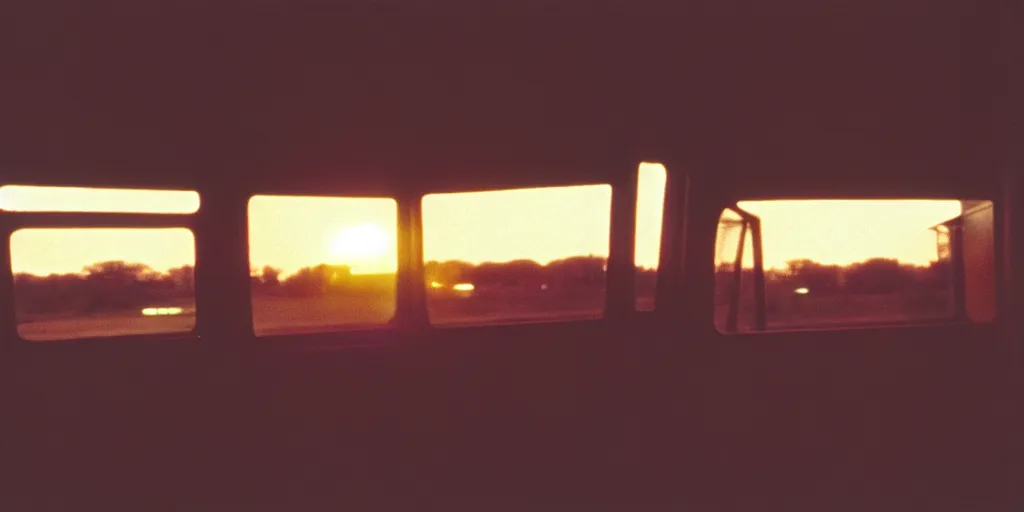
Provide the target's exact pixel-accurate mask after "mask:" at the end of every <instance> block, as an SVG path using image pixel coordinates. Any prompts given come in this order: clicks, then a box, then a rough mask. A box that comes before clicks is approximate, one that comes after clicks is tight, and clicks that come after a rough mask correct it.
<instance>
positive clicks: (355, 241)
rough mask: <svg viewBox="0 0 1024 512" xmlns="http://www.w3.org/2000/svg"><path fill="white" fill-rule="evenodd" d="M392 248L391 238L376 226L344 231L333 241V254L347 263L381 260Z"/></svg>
mask: <svg viewBox="0 0 1024 512" xmlns="http://www.w3.org/2000/svg"><path fill="white" fill-rule="evenodd" d="M390 248H391V237H390V236H389V235H388V233H387V232H385V231H384V230H383V229H381V228H380V226H377V225H376V224H360V225H358V226H353V227H350V228H346V229H343V230H341V231H339V232H338V234H337V235H335V236H334V239H333V240H331V253H332V254H333V255H334V256H336V257H338V258H340V259H343V260H346V262H351V261H365V260H370V259H374V258H379V257H381V256H384V255H386V254H387V253H388V249H390Z"/></svg>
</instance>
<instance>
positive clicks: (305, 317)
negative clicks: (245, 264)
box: [249, 196, 398, 336]
mask: <svg viewBox="0 0 1024 512" xmlns="http://www.w3.org/2000/svg"><path fill="white" fill-rule="evenodd" d="M397 233H398V210H397V204H396V202H395V201H394V200H393V199H387V198H350V197H308V196H307V197H299V196H254V197H253V198H252V199H251V200H250V201H249V263H250V267H251V269H252V271H251V275H252V279H251V283H252V314H253V329H254V331H255V332H256V335H257V336H261V335H271V334H295V333H314V332H329V331H333V330H339V329H353V328H363V327H374V326H380V325H384V324H387V323H388V322H389V321H390V320H391V318H392V317H394V315H395V293H396V292H395V273H396V269H397V266H398V249H397V246H396V238H397Z"/></svg>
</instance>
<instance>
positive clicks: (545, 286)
mask: <svg viewBox="0 0 1024 512" xmlns="http://www.w3.org/2000/svg"><path fill="white" fill-rule="evenodd" d="M540 289H541V290H547V289H548V285H546V284H542V285H540Z"/></svg>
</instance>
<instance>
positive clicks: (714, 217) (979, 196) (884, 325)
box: [687, 188, 1007, 339]
mask: <svg viewBox="0 0 1024 512" xmlns="http://www.w3.org/2000/svg"><path fill="white" fill-rule="evenodd" d="M981 190H982V191H984V188H981ZM739 192H740V191H737V190H732V191H730V193H727V194H719V195H717V200H716V201H709V202H708V203H706V204H705V205H704V206H705V208H701V209H700V211H699V212H697V213H695V216H696V217H699V219H700V222H701V224H702V225H703V226H705V227H704V229H705V230H707V229H710V231H709V232H710V234H711V236H710V244H711V247H712V249H711V250H709V251H707V253H708V254H709V255H711V259H713V253H714V250H713V248H714V244H716V243H717V227H718V222H719V219H720V217H721V215H722V213H723V212H724V211H725V210H729V209H733V208H734V207H735V206H736V205H737V204H738V203H740V202H744V201H747V202H749V201H805V200H842V201H877V200H940V201H942V200H946V201H963V200H978V201H988V202H990V203H991V208H992V211H993V222H992V244H993V246H992V249H993V254H992V257H993V276H992V279H993V297H992V298H993V300H994V302H995V308H994V311H995V314H994V316H993V318H992V320H991V321H986V322H975V321H972V320H970V319H969V318H959V317H955V316H953V317H950V318H948V319H936V320H928V319H923V320H912V321H907V322H884V321H881V322H870V323H862V324H849V325H822V326H814V325H809V326H799V327H784V328H774V329H773V328H771V327H770V324H769V325H767V326H766V328H765V329H763V330H751V331H743V332H722V331H719V330H718V328H717V326H716V325H715V304H714V280H715V277H714V265H713V263H712V264H709V265H706V267H707V268H704V269H694V268H688V269H687V270H688V272H696V275H709V274H710V275H709V277H710V282H711V287H710V288H708V290H706V291H707V292H708V293H705V294H704V295H705V297H703V298H701V299H699V300H700V302H701V303H702V304H706V307H704V308H701V309H699V310H698V311H697V312H696V316H691V317H690V322H694V323H696V324H697V325H700V326H701V328H702V330H704V331H707V332H714V333H715V335H716V336H718V337H719V338H731V339H735V338H749V337H758V336H762V337H763V336H768V337H771V336H773V335H786V334H791V333H809V334H812V335H813V334H814V333H822V332H844V331H872V330H891V329H935V328H942V327H956V328H968V329H970V328H979V329H999V328H1001V327H1002V325H1003V323H1004V322H1005V319H1006V317H1007V315H1006V314H1005V313H1006V311H1005V308H1006V303H1005V302H1006V301H1005V300H1004V297H1005V278H1004V275H1005V272H1006V270H1005V260H1004V257H1003V254H1004V247H1005V245H1004V244H1005V238H1004V237H1005V235H1006V234H1005V230H1004V228H1003V226H1004V215H1005V208H1006V206H1005V202H1004V201H1003V197H1002V196H1001V195H999V194H996V193H992V192H981V193H978V192H976V191H974V190H972V191H970V192H971V193H966V194H953V193H948V194H943V193H935V192H934V191H931V190H927V191H924V192H923V193H919V194H914V193H907V194H849V193H846V194H844V193H837V194H834V195H827V194H825V193H816V194H797V193H792V192H791V193H788V194H786V193H779V194H771V193H770V191H768V192H767V193H759V194H749V195H748V194H742V193H739ZM964 197H969V199H965V198H964ZM705 232H708V231H705ZM741 242H742V241H741ZM704 245H706V244H704ZM698 259H699V258H698ZM755 268H756V265H755ZM695 292H696V291H695ZM696 293H700V292H696ZM691 297H692V296H691ZM707 306H709V307H707Z"/></svg>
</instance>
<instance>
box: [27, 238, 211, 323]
mask: <svg viewBox="0 0 1024 512" xmlns="http://www.w3.org/2000/svg"><path fill="white" fill-rule="evenodd" d="M10 243H11V267H12V270H13V272H14V300H15V317H16V319H17V322H18V333H19V335H20V336H21V337H22V338H24V339H26V340H31V341H45V340H69V339H77V338H103V337H114V336H125V335H139V334H167V333H183V332H189V331H191V330H192V329H193V327H194V326H195V294H194V284H193V277H192V276H193V264H194V258H195V255H194V245H195V243H194V240H193V237H192V232H191V231H189V230H187V229H183V228H169V229H92V228H88V229H22V230H18V231H16V232H15V233H14V234H12V235H11V240H10Z"/></svg>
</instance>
